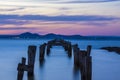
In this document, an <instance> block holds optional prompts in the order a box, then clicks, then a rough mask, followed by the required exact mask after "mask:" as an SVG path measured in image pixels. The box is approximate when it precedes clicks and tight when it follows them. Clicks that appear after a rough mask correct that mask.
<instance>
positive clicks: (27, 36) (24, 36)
mask: <svg viewBox="0 0 120 80" xmlns="http://www.w3.org/2000/svg"><path fill="white" fill-rule="evenodd" d="M18 37H19V38H40V37H41V36H40V35H39V34H36V33H35V34H32V33H30V32H25V33H22V34H20V35H18Z"/></svg>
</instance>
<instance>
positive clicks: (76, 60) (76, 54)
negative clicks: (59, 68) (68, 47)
mask: <svg viewBox="0 0 120 80" xmlns="http://www.w3.org/2000/svg"><path fill="white" fill-rule="evenodd" d="M73 51H74V66H75V67H79V48H78V45H77V44H76V45H74V46H73Z"/></svg>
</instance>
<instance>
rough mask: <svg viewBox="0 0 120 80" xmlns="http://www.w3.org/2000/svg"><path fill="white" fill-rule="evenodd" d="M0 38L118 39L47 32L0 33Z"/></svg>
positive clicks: (118, 38) (115, 38)
mask: <svg viewBox="0 0 120 80" xmlns="http://www.w3.org/2000/svg"><path fill="white" fill-rule="evenodd" d="M0 39H80V40H120V37H119V36H118V37H115V36H81V35H59V34H53V33H49V34H46V35H39V34H37V33H30V32H25V33H22V34H19V35H0Z"/></svg>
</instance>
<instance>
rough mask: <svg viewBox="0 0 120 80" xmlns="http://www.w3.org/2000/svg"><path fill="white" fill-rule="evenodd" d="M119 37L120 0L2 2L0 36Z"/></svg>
mask: <svg viewBox="0 0 120 80" xmlns="http://www.w3.org/2000/svg"><path fill="white" fill-rule="evenodd" d="M23 32H32V33H38V34H48V33H56V34H64V35H74V34H79V35H85V36H89V35H99V36H120V0H3V1H0V34H20V33H23Z"/></svg>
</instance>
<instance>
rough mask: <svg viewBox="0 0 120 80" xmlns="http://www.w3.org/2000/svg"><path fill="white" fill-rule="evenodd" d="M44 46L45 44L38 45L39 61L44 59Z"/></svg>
mask: <svg viewBox="0 0 120 80" xmlns="http://www.w3.org/2000/svg"><path fill="white" fill-rule="evenodd" d="M45 47H46V44H45V43H44V44H42V45H41V46H40V47H39V61H40V62H41V61H43V60H44V55H45Z"/></svg>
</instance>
